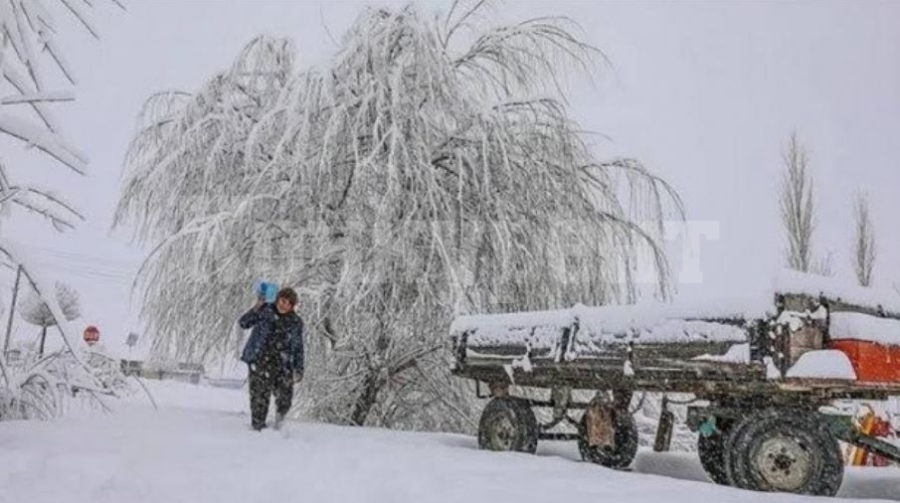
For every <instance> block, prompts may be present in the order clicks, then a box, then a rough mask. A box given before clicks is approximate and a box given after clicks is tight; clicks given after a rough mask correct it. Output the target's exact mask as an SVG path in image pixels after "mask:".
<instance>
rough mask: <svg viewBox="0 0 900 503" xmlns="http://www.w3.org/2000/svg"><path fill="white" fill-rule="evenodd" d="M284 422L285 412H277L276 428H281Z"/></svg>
mask: <svg viewBox="0 0 900 503" xmlns="http://www.w3.org/2000/svg"><path fill="white" fill-rule="evenodd" d="M283 423H284V414H275V429H276V430H280V429H281V426H282V424H283Z"/></svg>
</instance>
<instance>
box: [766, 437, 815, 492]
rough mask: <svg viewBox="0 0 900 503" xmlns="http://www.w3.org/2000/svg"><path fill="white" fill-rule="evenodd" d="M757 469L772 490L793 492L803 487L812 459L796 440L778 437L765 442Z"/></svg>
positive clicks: (808, 474) (810, 468)
mask: <svg viewBox="0 0 900 503" xmlns="http://www.w3.org/2000/svg"><path fill="white" fill-rule="evenodd" d="M756 464H757V469H758V471H759V474H760V475H761V476H762V478H763V479H765V480H766V482H768V483H769V484H770V485H771V486H772V487H773V488H775V489H778V490H781V491H794V490H796V489H799V488H800V487H802V486H803V484H804V483H806V481H807V480H808V479H809V477H810V475H811V473H812V469H813V459H812V456H810V453H809V452H808V450H807V449H806V448H805V447H804V445H803V444H802V443H800V442H799V441H798V440H797V439H794V438H790V437H786V436H782V435H779V436H777V437H774V438H771V439H769V440H766V441H765V442H764V443H763V444H762V446H761V447H760V450H759V454H758V456H757V463H756Z"/></svg>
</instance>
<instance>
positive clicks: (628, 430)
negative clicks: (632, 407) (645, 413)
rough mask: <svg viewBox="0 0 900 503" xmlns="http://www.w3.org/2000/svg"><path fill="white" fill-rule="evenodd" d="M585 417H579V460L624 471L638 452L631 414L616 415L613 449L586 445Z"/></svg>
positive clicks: (635, 431) (635, 429) (637, 438)
mask: <svg viewBox="0 0 900 503" xmlns="http://www.w3.org/2000/svg"><path fill="white" fill-rule="evenodd" d="M585 419H586V417H585V416H581V427H580V428H579V431H578V451H579V452H580V453H581V459H583V460H585V461H588V462H591V463H595V464H598V465H601V466H605V467H607V468H613V469H616V470H624V469H626V468H628V467H630V466H631V463H632V462H634V458H635V457H637V451H638V441H639V440H640V439H639V437H638V428H637V423H636V422H635V420H634V416H632V415H631V414H616V419H615V420H616V431H615V447H614V448H612V449H610V448H609V447H606V446H592V445H590V444H588V439H587V427H586V425H585Z"/></svg>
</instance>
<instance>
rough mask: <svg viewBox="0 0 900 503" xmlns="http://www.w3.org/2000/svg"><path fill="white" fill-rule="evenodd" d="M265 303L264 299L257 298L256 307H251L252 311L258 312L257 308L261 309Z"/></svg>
mask: <svg viewBox="0 0 900 503" xmlns="http://www.w3.org/2000/svg"><path fill="white" fill-rule="evenodd" d="M265 303H266V299H265V298H263V297H257V298H256V305H255V306H253V309H256V310H257V311H258V310H259V308H261V307H263V305H265Z"/></svg>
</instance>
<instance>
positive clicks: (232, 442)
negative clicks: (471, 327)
mask: <svg viewBox="0 0 900 503" xmlns="http://www.w3.org/2000/svg"><path fill="white" fill-rule="evenodd" d="M163 387H164V388H166V390H165V391H164V392H163V393H161V394H160V395H165V396H158V397H157V398H158V399H159V401H160V402H161V403H167V401H168V400H169V399H171V400H172V401H174V402H195V403H197V404H198V405H199V404H202V403H204V402H207V400H205V399H203V398H202V395H204V394H206V393H208V392H211V391H216V392H219V391H220V390H211V389H209V388H204V387H199V386H190V385H186V384H178V385H174V384H173V385H172V386H169V385H164V386H163ZM179 388H181V389H180V391H179ZM230 393H231V394H232V395H233V397H232V399H230V400H228V399H225V397H224V396H218V395H217V397H216V398H214V399H211V400H208V402H209V403H219V404H220V405H226V402H229V401H232V402H233V403H235V404H237V403H238V402H242V401H243V400H244V399H245V395H244V394H243V393H240V392H230ZM179 394H181V395H182V396H181V397H180V398H179V397H178V395H179ZM220 400H221V401H220ZM132 407H133V408H129V409H127V410H124V411H121V412H120V413H118V414H115V415H100V416H95V417H91V418H80V419H66V420H61V421H57V422H48V423H40V422H10V423H3V428H0V445H2V446H3V456H0V502H2V503H57V502H66V503H122V502H128V503H145V502H146V503H151V502H152V503H157V502H169V501H172V502H190V503H207V502H208V503H257V502H259V503H273V502H291V501H314V502H319V501H322V502H331V501H333V502H371V503H422V502H428V503H459V502H466V503H481V502H485V503H487V502H489V503H501V502H515V503H546V502H547V501H557V500H558V501H566V502H569V501H572V502H575V501H614V502H617V503H644V502H648V501H665V502H667V503H694V502H697V501H728V502H730V503H802V502H808V501H811V500H810V498H808V497H804V496H794V495H789V494H771V493H754V492H750V491H740V490H735V489H731V488H727V487H721V486H717V485H714V484H712V483H709V482H708V481H707V479H706V477H705V475H704V474H703V471H702V469H701V468H700V465H699V461H698V460H697V458H696V456H695V455H691V454H688V453H668V454H655V453H652V452H642V453H641V454H640V455H639V456H638V459H637V461H636V463H635V466H634V468H635V471H636V472H637V473H622V472H616V471H612V470H608V469H605V468H602V467H599V466H596V465H592V464H589V463H583V462H580V461H579V457H578V452H577V448H576V447H575V445H574V443H571V442H568V443H562V442H546V443H543V444H542V445H541V446H540V448H539V454H538V455H537V456H532V455H527V454H512V453H494V452H483V451H479V450H478V449H477V447H476V441H475V439H474V438H471V437H466V436H459V435H444V434H422V433H419V434H412V433H399V432H390V431H384V430H373V429H365V428H341V427H335V426H326V425H318V424H309V423H296V424H291V425H290V427H289V432H288V434H287V435H282V434H279V433H276V432H271V431H267V432H263V433H257V432H253V431H250V429H249V427H248V424H247V423H248V417H247V415H246V413H234V411H228V412H209V411H203V410H183V409H171V408H166V407H165V405H164V406H163V409H162V410H161V411H160V412H159V413H154V412H153V411H151V410H149V409H147V408H144V407H142V406H132ZM217 408H218V406H217ZM898 488H900V470H897V469H895V468H884V469H851V470H850V471H849V472H848V474H847V476H846V477H845V484H844V487H843V488H842V490H841V493H840V496H843V497H846V498H867V499H874V498H883V499H892V498H896V497H897V495H898V494H900V493H898V492H897V489H898Z"/></svg>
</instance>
